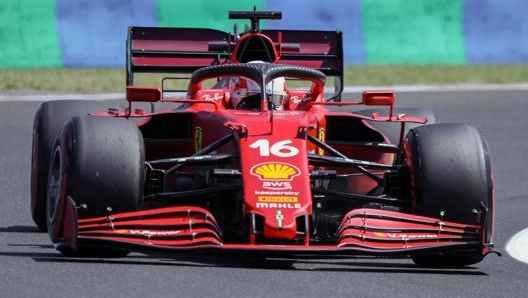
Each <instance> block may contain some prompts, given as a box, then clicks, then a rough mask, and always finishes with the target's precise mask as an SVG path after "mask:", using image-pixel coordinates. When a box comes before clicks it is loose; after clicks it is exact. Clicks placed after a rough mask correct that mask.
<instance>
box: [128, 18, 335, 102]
mask: <svg viewBox="0 0 528 298" xmlns="http://www.w3.org/2000/svg"><path fill="white" fill-rule="evenodd" d="M247 35H254V36H264V37H265V38H266V39H269V40H271V41H272V42H273V45H272V46H274V47H275V50H276V53H277V54H278V63H282V64H291V65H301V66H305V67H311V68H315V69H318V70H320V71H322V72H323V73H324V74H325V75H327V76H332V77H336V80H335V85H336V86H335V87H336V93H337V94H340V93H341V91H342V86H343V67H344V64H343V37H342V32H340V31H315V30H313V31H311V30H262V31H259V32H246V33H243V34H242V36H237V35H236V34H235V35H232V34H230V33H228V32H223V31H220V30H214V29H201V28H168V27H129V29H128V38H127V44H126V50H127V55H126V64H127V72H126V73H127V86H133V85H134V73H191V72H193V71H195V70H197V69H199V68H202V67H205V66H210V65H216V64H223V63H229V62H238V61H237V57H241V56H244V55H246V56H244V57H247V55H251V52H250V51H255V49H250V48H249V47H247V46H240V47H237V42H238V41H240V40H246V41H247V40H248V38H246V37H247ZM235 49H236V50H237V53H235ZM261 50H262V49H257V51H261ZM240 51H247V52H243V53H241V52H240ZM246 60H247V59H246ZM338 89H339V90H338Z"/></svg>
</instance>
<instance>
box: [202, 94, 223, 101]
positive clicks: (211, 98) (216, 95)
mask: <svg viewBox="0 0 528 298" xmlns="http://www.w3.org/2000/svg"><path fill="white" fill-rule="evenodd" d="M223 97H224V96H223V95H220V93H215V94H214V96H213V97H211V94H204V95H202V100H209V101H217V100H219V99H222V98H223Z"/></svg>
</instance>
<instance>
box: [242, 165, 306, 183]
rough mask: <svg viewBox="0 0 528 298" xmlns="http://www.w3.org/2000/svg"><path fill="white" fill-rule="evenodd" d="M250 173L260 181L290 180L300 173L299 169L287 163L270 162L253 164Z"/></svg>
mask: <svg viewBox="0 0 528 298" xmlns="http://www.w3.org/2000/svg"><path fill="white" fill-rule="evenodd" d="M250 173H251V174H252V175H254V176H257V177H258V178H259V179H260V180H261V181H281V180H282V181H292V180H293V178H294V177H296V176H299V175H300V174H301V171H299V169H298V168H297V167H296V166H293V165H290V164H287V163H282V162H270V163H261V164H258V165H255V166H253V167H252V168H251V170H250Z"/></svg>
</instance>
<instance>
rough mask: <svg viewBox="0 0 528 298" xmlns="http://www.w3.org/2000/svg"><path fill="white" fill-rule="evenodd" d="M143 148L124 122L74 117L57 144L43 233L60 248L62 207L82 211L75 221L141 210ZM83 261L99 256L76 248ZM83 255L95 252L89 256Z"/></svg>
mask: <svg viewBox="0 0 528 298" xmlns="http://www.w3.org/2000/svg"><path fill="white" fill-rule="evenodd" d="M143 169H144V147H143V138H142V136H141V132H140V131H139V129H138V127H137V126H136V125H135V124H134V123H133V122H131V121H129V120H126V119H122V118H106V117H93V116H84V117H74V118H72V120H70V121H69V122H68V123H67V124H66V125H65V126H64V129H63V131H62V133H61V135H60V137H59V138H58V139H57V140H56V142H55V146H54V150H53V155H52V158H51V162H50V170H49V178H48V181H49V185H48V194H47V208H46V211H47V212H46V213H47V216H46V218H47V227H48V233H49V235H50V238H51V240H52V241H53V242H54V243H58V244H59V247H60V243H61V239H62V226H63V222H62V219H63V215H64V205H65V201H66V197H67V196H70V197H71V198H72V199H73V201H74V202H75V205H77V206H80V205H85V206H86V208H83V210H79V212H78V216H79V218H89V217H96V216H102V215H107V214H108V213H109V212H112V213H119V212H128V211H136V210H139V209H141V207H142V203H143V187H144V175H143ZM79 252H80V254H81V255H100V252H101V251H100V250H97V249H90V250H87V249H83V248H82V247H81V248H80V251H79ZM87 252H93V253H88V254H87Z"/></svg>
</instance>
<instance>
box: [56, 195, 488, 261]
mask: <svg viewBox="0 0 528 298" xmlns="http://www.w3.org/2000/svg"><path fill="white" fill-rule="evenodd" d="M78 208H79V207H77V206H75V204H74V202H73V200H72V199H71V198H68V200H67V202H66V210H65V219H64V226H63V228H64V239H63V241H62V242H61V243H59V244H58V247H59V249H60V248H61V247H63V248H69V249H74V250H75V249H77V248H78V246H80V245H95V246H107V247H113V248H123V249H127V250H132V251H142V252H149V251H169V252H184V251H185V252H197V251H202V250H225V251H255V252H270V253H271V252H276V253H285V254H296V255H302V254H314V253H315V254H343V255H345V254H371V255H407V254H417V253H423V252H434V251H446V252H447V251H463V250H479V249H480V250H482V253H483V255H485V254H488V253H489V252H490V251H491V245H488V244H486V243H485V241H484V235H485V231H484V228H483V227H482V226H479V225H468V224H459V223H454V222H448V221H443V220H441V219H435V218H430V217H424V216H417V215H412V214H406V213H400V212H394V211H386V210H380V209H367V208H365V209H356V210H353V211H350V212H349V213H348V214H347V215H346V216H345V217H344V219H343V220H342V222H341V225H340V227H339V229H338V230H337V231H336V233H337V234H336V235H337V241H336V244H333V245H328V244H325V245H320V244H314V243H307V244H299V245H295V244H288V245H283V244H281V245H270V244H251V243H247V244H231V243H224V242H223V238H222V231H221V229H220V227H219V226H218V224H217V222H216V221H215V219H214V217H213V216H212V214H211V213H209V211H207V210H206V209H203V208H199V207H195V206H178V207H166V208H159V209H151V210H143V211H135V212H127V213H120V214H109V215H108V216H103V217H97V218H89V219H79V220H78V219H77V210H78Z"/></svg>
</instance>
